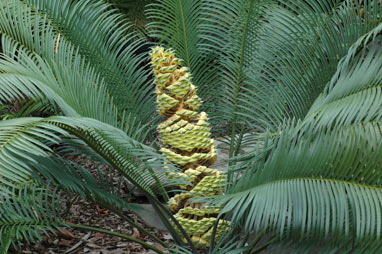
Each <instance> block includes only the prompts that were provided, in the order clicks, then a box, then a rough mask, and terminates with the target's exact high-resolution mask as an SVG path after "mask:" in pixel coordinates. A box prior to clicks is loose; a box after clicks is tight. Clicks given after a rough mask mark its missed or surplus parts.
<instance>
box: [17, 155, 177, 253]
mask: <svg viewBox="0 0 382 254" xmlns="http://www.w3.org/2000/svg"><path fill="white" fill-rule="evenodd" d="M68 159H70V160H73V161H75V162H77V163H78V164H81V165H82V166H84V167H86V168H87V169H89V171H90V172H91V173H92V174H93V175H95V176H97V167H100V165H99V164H95V163H93V162H91V161H90V160H89V159H88V158H87V157H85V156H76V157H68ZM101 168H104V169H105V168H106V166H104V165H101ZM120 177H121V176H120V175H119V174H118V173H117V172H115V171H113V179H114V181H115V182H116V184H118V182H119V179H120ZM128 192H129V191H128V190H127V187H126V186H124V188H122V190H121V196H122V197H126V195H128ZM144 201H145V200H144V199H143V198H140V197H134V196H130V198H129V202H136V203H142V202H144ZM65 205H66V204H63V206H64V207H65ZM125 215H127V216H128V217H129V218H130V219H133V220H134V221H135V222H136V223H138V224H140V225H142V226H143V227H144V228H145V229H147V230H148V231H150V232H151V233H153V234H155V235H156V236H157V237H158V238H160V239H161V240H163V241H164V242H166V243H167V244H172V243H173V241H172V237H171V236H170V234H169V233H168V232H166V231H159V230H158V229H156V228H151V227H148V226H147V225H145V223H144V221H143V220H142V219H141V218H139V217H138V216H137V215H135V214H133V213H125ZM67 222H69V223H72V224H80V225H87V226H92V227H98V228H102V229H107V230H110V231H113V232H118V233H123V234H126V235H128V236H131V237H134V238H137V239H139V240H142V241H144V242H146V243H148V244H150V245H153V246H155V247H156V248H158V249H160V250H163V251H164V248H163V247H162V246H161V245H160V244H158V243H156V242H154V241H153V240H151V239H150V238H149V237H148V236H147V235H146V234H144V233H141V232H139V231H138V230H137V229H136V228H133V227H132V226H131V225H130V224H128V223H127V222H125V221H123V220H122V219H121V218H120V217H119V216H118V215H116V214H114V213H112V212H110V211H108V210H106V209H102V208H100V207H98V206H96V205H94V204H91V203H89V202H87V201H84V200H79V201H77V202H75V203H74V204H73V205H72V207H71V208H70V212H69V217H68V219H67ZM10 253H11V254H80V253H86V254H136V253H142V254H144V253H146V254H149V253H150V254H151V253H155V252H154V251H152V250H146V249H145V248H143V247H142V246H141V245H140V244H138V243H135V242H131V241H128V240H126V239H122V238H119V237H115V236H110V235H107V234H103V233H97V232H92V231H84V230H77V229H72V228H65V229H64V232H63V233H62V232H57V235H52V234H50V235H49V236H46V235H43V240H42V241H41V242H39V243H34V244H31V243H29V244H28V243H24V245H23V246H21V247H20V248H19V249H18V250H11V251H10Z"/></svg>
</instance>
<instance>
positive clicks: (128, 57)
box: [25, 0, 153, 121]
mask: <svg viewBox="0 0 382 254" xmlns="http://www.w3.org/2000/svg"><path fill="white" fill-rule="evenodd" d="M25 2H27V3H28V4H29V6H31V9H32V10H33V11H36V10H38V14H39V15H43V14H44V13H45V14H47V15H46V18H47V19H48V22H49V23H50V24H52V25H53V30H54V31H55V32H56V37H55V39H56V40H55V47H54V48H55V49H56V50H57V51H60V50H65V48H61V47H60V46H61V43H60V42H61V40H66V41H69V42H71V43H72V44H74V46H75V47H76V48H77V49H78V50H79V52H80V54H81V55H83V56H85V57H86V58H87V59H88V61H89V63H90V64H91V66H92V67H93V68H94V69H95V70H96V71H97V72H98V73H99V74H100V75H101V77H102V78H103V79H105V81H106V84H107V88H108V91H109V92H110V94H111V96H112V97H113V98H114V101H115V103H116V104H117V105H118V107H119V108H120V110H128V111H134V113H135V114H136V115H137V116H139V117H141V118H140V119H142V120H146V121H147V120H148V119H145V118H147V117H150V112H152V111H148V112H147V110H149V109H150V108H149V107H147V105H146V102H147V101H149V99H150V98H151V99H153V97H152V96H151V91H150V89H149V88H150V87H151V82H148V79H149V71H148V69H147V68H146V66H145V65H146V63H147V62H146V61H145V58H146V56H145V55H142V54H139V51H141V50H142V48H143V49H145V48H147V47H148V45H146V44H145V43H144V42H143V41H141V40H140V39H138V38H137V35H136V34H135V33H134V32H132V31H131V29H130V26H132V24H131V23H130V22H129V21H128V20H126V19H125V18H123V15H122V14H120V13H118V12H117V10H116V9H114V8H111V5H109V4H106V3H105V2H104V1H90V0H86V1H76V2H73V1H70V0H58V1H50V0H27V1H25ZM58 34H59V35H60V38H58ZM56 46H57V47H56ZM137 106H139V107H140V109H139V111H137ZM143 109H145V111H143ZM151 110H152V109H151ZM142 113H145V115H142ZM147 114H148V115H147Z"/></svg>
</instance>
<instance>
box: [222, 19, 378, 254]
mask: <svg viewBox="0 0 382 254" xmlns="http://www.w3.org/2000/svg"><path fill="white" fill-rule="evenodd" d="M380 33H381V26H378V27H376V28H375V29H373V30H372V31H371V32H369V33H368V34H365V36H363V37H361V38H360V39H359V40H358V41H357V42H356V43H355V44H354V45H353V46H352V47H351V48H350V50H349V53H348V54H347V56H346V57H345V58H344V59H343V60H342V61H341V62H340V64H339V65H338V71H337V73H336V74H335V75H334V76H333V79H332V81H331V82H329V83H328V86H327V87H326V89H325V92H324V93H323V94H322V95H321V96H319V98H318V99H317V101H316V102H315V103H314V105H313V106H312V108H311V110H310V112H309V113H308V114H307V116H306V117H305V119H304V120H302V121H301V122H298V123H295V122H293V121H292V122H289V124H284V125H283V126H282V127H281V128H280V129H279V132H280V133H281V134H280V135H278V136H277V138H274V140H273V141H272V142H271V147H269V149H268V148H267V147H264V148H263V151H264V152H263V156H261V157H260V159H258V160H254V161H253V162H252V165H251V168H249V169H248V170H247V171H246V172H244V175H243V176H242V177H240V179H239V180H238V182H237V183H236V184H235V185H234V186H233V187H232V188H231V189H230V190H229V194H228V195H226V197H225V198H223V202H224V201H225V202H227V204H226V206H225V211H233V213H232V221H233V222H235V223H243V224H244V225H245V227H246V228H248V229H249V230H260V229H263V228H267V229H269V230H273V231H277V232H279V234H280V236H285V234H286V235H288V236H290V235H292V234H298V235H299V236H300V237H302V236H303V237H305V238H307V237H317V236H322V237H329V236H330V237H331V238H332V239H334V241H338V242H337V244H339V242H340V241H341V240H340V239H342V238H343V237H349V238H352V239H353V240H354V239H357V240H364V239H379V238H380V237H381V227H380V225H381V224H382V221H381V216H380V214H381V209H380V208H381V206H382V203H381V200H382V199H381V198H382V189H381V187H382V186H381V182H380V179H381V178H380V175H381V166H380V165H381V161H380V158H381V154H380V152H381V151H382V149H381V147H380V142H379V140H381V138H382V137H381V133H382V132H381V119H380V113H379V110H378V108H380V107H381V102H380V99H379V96H378V93H379V90H380V76H381V75H380V74H379V71H380V70H381V67H382V66H381V61H380V57H381V56H382V55H381V53H380V51H379V50H378V43H377V42H378V41H377V39H376V38H377V36H378V35H379V34H380ZM361 73H362V75H361ZM220 202H222V200H220ZM341 246H342V245H341ZM367 246H369V247H370V248H372V247H373V248H374V247H375V250H373V252H370V253H378V251H380V246H374V245H373V244H372V242H369V245H366V246H364V245H362V246H361V247H360V248H359V251H360V253H362V251H363V250H365V248H367ZM355 250H357V248H356V249H355ZM370 250H371V249H370ZM344 253H345V252H344Z"/></svg>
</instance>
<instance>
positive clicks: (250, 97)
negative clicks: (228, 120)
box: [239, 0, 382, 131]
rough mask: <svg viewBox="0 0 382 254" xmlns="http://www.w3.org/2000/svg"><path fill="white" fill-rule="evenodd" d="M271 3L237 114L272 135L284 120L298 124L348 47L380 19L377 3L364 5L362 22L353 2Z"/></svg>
mask: <svg viewBox="0 0 382 254" xmlns="http://www.w3.org/2000/svg"><path fill="white" fill-rule="evenodd" d="M273 2H275V3H277V4H278V5H277V8H273V9H269V11H267V12H266V16H265V19H266V20H267V22H266V23H265V24H263V26H262V27H261V29H260V34H259V36H260V38H261V41H262V43H261V45H260V47H259V48H258V51H257V53H256V57H255V61H254V63H253V65H252V66H250V68H248V69H247V70H248V72H247V74H248V80H247V83H248V84H247V85H246V89H245V93H243V94H242V97H241V99H240V108H241V109H240V110H239V112H240V113H242V114H243V115H244V116H245V117H247V119H248V122H249V123H250V124H251V125H252V126H253V128H256V129H260V130H263V131H264V130H265V129H266V128H270V129H271V130H272V131H276V130H277V128H278V127H279V125H280V124H282V123H283V122H284V120H285V119H286V118H289V119H290V118H297V119H303V118H304V117H305V116H306V114H307V112H308V111H309V109H310V107H311V105H312V104H313V102H314V101H315V99H316V98H317V97H318V95H319V94H320V93H321V92H322V91H323V89H324V87H325V86H326V84H327V83H328V82H329V81H330V80H331V79H332V77H333V75H334V74H335V72H336V70H337V65H338V63H339V61H340V60H341V59H342V57H344V56H345V55H346V54H347V51H348V49H349V48H350V46H351V45H353V43H355V42H356V41H357V39H358V38H359V37H360V36H362V35H364V34H365V33H367V32H368V31H370V30H372V29H373V28H374V27H376V26H377V25H378V23H379V16H380V14H381V13H382V9H381V6H380V5H378V3H377V2H378V1H364V6H365V7H364V8H366V9H368V10H370V12H369V13H368V14H367V15H365V16H363V14H362V13H363V12H362V11H361V6H359V4H358V2H357V4H356V5H355V6H354V5H353V1H315V0H314V1H310V0H308V1H303V2H302V1H294V0H292V1H288V3H285V1H273ZM366 19H367V21H366Z"/></svg>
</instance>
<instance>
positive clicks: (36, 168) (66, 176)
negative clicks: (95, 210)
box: [30, 156, 139, 212]
mask: <svg viewBox="0 0 382 254" xmlns="http://www.w3.org/2000/svg"><path fill="white" fill-rule="evenodd" d="M35 161H36V162H37V163H30V164H31V165H30V166H31V168H32V169H33V172H34V174H33V177H34V179H35V181H39V182H40V183H41V184H43V183H44V182H46V181H48V182H49V183H50V184H52V185H54V186H57V187H59V188H60V189H63V190H65V191H66V192H67V193H74V194H77V195H79V196H81V197H82V198H83V199H85V200H87V201H90V202H93V203H95V204H98V205H101V206H102V207H104V208H108V209H111V210H118V211H122V210H124V209H128V210H130V211H134V212H137V211H138V210H139V207H138V206H134V205H133V204H129V203H127V201H126V200H124V199H123V198H121V196H120V189H119V188H118V187H116V186H114V184H115V183H114V181H113V179H110V178H111V177H112V176H113V174H112V173H111V172H107V171H106V172H105V175H104V174H101V172H99V174H98V175H97V178H98V181H97V180H96V179H95V177H94V176H93V175H92V174H91V173H90V172H89V171H88V170H87V169H84V168H83V167H81V166H79V165H76V164H75V163H74V162H68V161H67V160H64V159H62V158H59V157H56V158H55V157H54V156H52V157H49V158H45V157H35ZM120 184H121V183H120ZM119 186H120V185H119Z"/></svg>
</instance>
